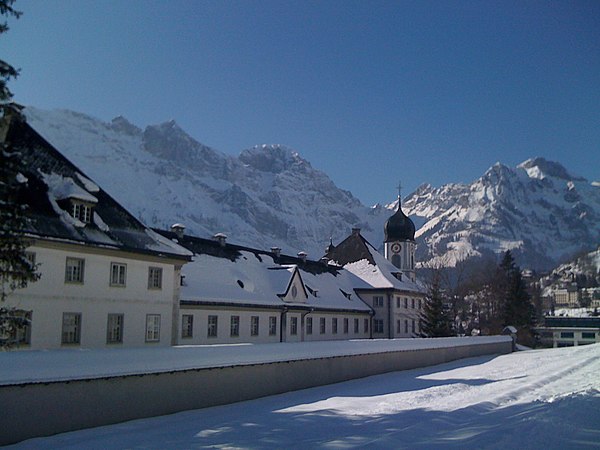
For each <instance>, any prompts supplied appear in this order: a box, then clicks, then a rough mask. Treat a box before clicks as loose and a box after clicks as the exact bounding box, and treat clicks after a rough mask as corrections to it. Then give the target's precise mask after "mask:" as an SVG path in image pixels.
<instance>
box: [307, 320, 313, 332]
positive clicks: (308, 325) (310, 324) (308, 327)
mask: <svg viewBox="0 0 600 450" xmlns="http://www.w3.org/2000/svg"><path fill="white" fill-rule="evenodd" d="M312 327H313V322H312V317H307V318H306V334H312V330H313V329H312Z"/></svg>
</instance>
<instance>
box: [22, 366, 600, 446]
mask: <svg viewBox="0 0 600 450" xmlns="http://www.w3.org/2000/svg"><path fill="white" fill-rule="evenodd" d="M492 359H494V357H489V356H487V357H478V358H470V359H467V360H461V361H455V362H451V363H446V364H442V365H438V366H432V367H428V368H422V369H414V370H409V371H402V372H394V373H388V374H383V375H376V376H372V377H368V378H364V379H360V380H352V381H348V382H345V383H339V384H336V385H330V386H321V387H316V388H311V389H305V390H302V391H296V392H289V393H286V394H281V395H277V396H272V397H265V398H261V399H257V400H252V401H247V402H241V403H235V404H230V405H224V406H218V407H212V408H206V409H201V410H195V411H187V412H182V413H178V414H172V415H169V416H163V417H157V418H151V419H141V420H136V421H131V422H125V423H122V424H118V425H113V426H108V427H99V428H95V429H89V430H82V431H78V432H73V433H65V434H62V435H58V436H54V437H51V438H43V439H32V440H29V441H26V442H24V443H22V444H20V445H19V446H18V447H19V448H36V449H39V448H84V447H85V448H86V449H94V448H98V449H104V448H114V449H119V448H136V449H155V448H161V449H195V448H256V449H271V448H286V449H287V448H353V447H361V448H393V449H402V448H411V449H413V448H427V449H430V448H442V447H443V448H461V449H463V448H490V449H496V448H497V449H500V448H502V449H506V448H510V447H511V446H512V447H515V448H521V449H522V448H544V449H554V448H556V449H558V448H561V449H564V448H569V449H571V448H600V446H599V444H598V443H599V442H600V395H598V393H596V395H588V396H583V395H579V396H572V397H566V398H563V399H559V400H556V401H554V402H552V403H543V402H533V403H526V404H514V405H511V406H506V407H498V406H497V405H495V404H493V403H489V402H485V401H484V400H485V399H481V403H478V404H476V405H473V406H469V407H465V408H462V409H459V410H454V411H436V410H432V409H407V410H403V411H397V409H396V410H394V408H391V410H392V411H394V412H392V413H386V411H385V410H382V411H379V412H378V411H374V412H372V413H370V414H368V415H367V414H360V415H348V414H343V413H340V411H339V410H332V409H327V408H326V406H325V404H324V405H323V408H319V406H318V405H316V406H315V405H313V404H317V403H319V402H324V401H327V399H330V398H332V397H335V399H336V400H337V399H345V400H346V401H352V398H357V399H358V398H367V397H376V396H385V395H387V394H394V393H401V392H411V391H421V390H426V389H428V388H432V387H436V386H445V385H449V386H452V385H453V384H463V385H467V386H481V385H484V384H489V383H494V382H497V381H498V380H488V379H427V378H424V377H426V376H428V375H429V376H432V375H436V374H437V377H438V378H439V376H440V375H442V374H443V372H446V371H450V370H453V369H458V368H465V367H467V368H468V367H471V366H476V365H479V364H484V363H486V362H489V361H491V360H492ZM357 401H358V400H357ZM302 405H309V406H310V407H309V408H306V409H305V410H304V411H303V410H302ZM371 407H372V404H371Z"/></svg>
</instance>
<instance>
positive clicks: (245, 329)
mask: <svg viewBox="0 0 600 450" xmlns="http://www.w3.org/2000/svg"><path fill="white" fill-rule="evenodd" d="M184 314H190V315H192V316H194V326H193V336H192V337H191V338H182V337H181V320H182V316H183V315H184ZM208 316H217V318H218V319H217V323H218V326H217V336H216V337H208ZM231 316H239V317H240V335H239V336H237V337H232V336H231ZM252 316H258V317H259V319H258V336H251V334H250V326H251V319H250V318H251V317H252ZM270 316H273V317H276V318H277V330H276V334H275V335H274V336H270V335H269V317H270ZM179 317H180V318H179V328H180V331H179V339H178V341H179V345H200V344H202V345H205V344H235V343H246V342H252V343H261V344H264V343H269V342H271V343H272V342H279V325H280V321H281V314H280V311H279V310H251V309H241V308H240V309H234V308H231V309H227V310H225V309H216V308H211V307H206V308H198V307H186V306H182V307H181V308H180V310H179Z"/></svg>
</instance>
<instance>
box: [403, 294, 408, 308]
mask: <svg viewBox="0 0 600 450" xmlns="http://www.w3.org/2000/svg"><path fill="white" fill-rule="evenodd" d="M404 308H408V297H404Z"/></svg>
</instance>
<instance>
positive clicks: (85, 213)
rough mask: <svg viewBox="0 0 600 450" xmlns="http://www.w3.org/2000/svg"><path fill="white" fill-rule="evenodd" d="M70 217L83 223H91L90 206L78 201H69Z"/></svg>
mask: <svg viewBox="0 0 600 450" xmlns="http://www.w3.org/2000/svg"><path fill="white" fill-rule="evenodd" d="M71 205H72V208H71V215H72V216H73V217H74V218H75V219H79V220H80V221H82V222H83V223H91V222H92V205H91V204H90V203H84V202H82V201H79V200H71Z"/></svg>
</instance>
